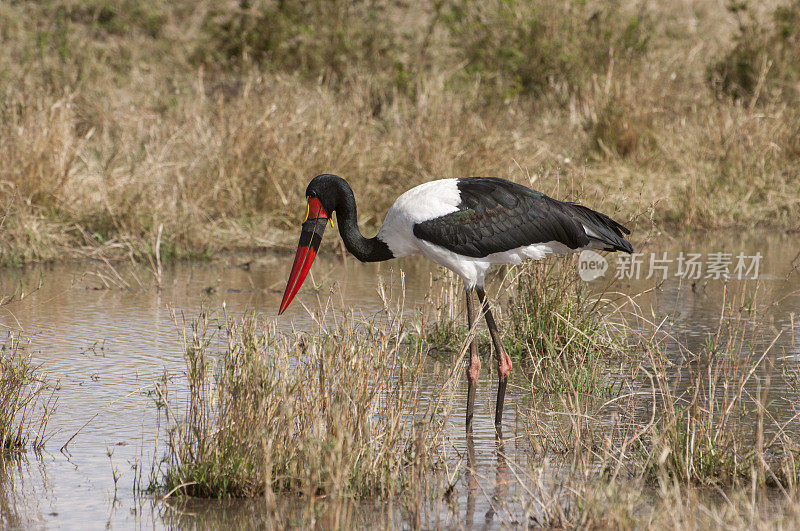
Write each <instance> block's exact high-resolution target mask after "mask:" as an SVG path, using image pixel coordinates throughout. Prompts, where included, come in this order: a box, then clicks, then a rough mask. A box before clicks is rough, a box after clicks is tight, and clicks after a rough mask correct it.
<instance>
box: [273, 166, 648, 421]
mask: <svg viewBox="0 0 800 531" xmlns="http://www.w3.org/2000/svg"><path fill="white" fill-rule="evenodd" d="M306 199H307V202H308V205H307V208H306V217H305V219H304V220H303V226H302V230H301V232H300V243H299V245H298V247H297V253H296V255H295V258H294V264H293V265H292V271H291V273H290V275H289V282H288V283H287V285H286V291H285V292H284V294H283V300H282V301H281V306H280V309H279V310H278V314H282V313H283V312H284V311H285V310H286V308H287V307H288V306H289V303H291V302H292V299H293V298H294V296H295V295H296V294H297V292H298V290H299V289H300V286H301V285H302V284H303V281H304V280H305V278H306V275H307V274H308V271H309V269H310V268H311V263H312V262H313V261H314V258H315V257H316V254H317V249H319V244H320V242H321V241H322V233H323V232H324V231H325V227H326V225H327V224H328V221H329V220H330V219H331V216H332V214H333V213H334V212H336V215H337V221H338V223H339V234H341V236H342V240H344V245H345V247H346V248H347V250H348V251H350V253H352V254H353V255H354V256H355V257H356V258H358V259H359V260H361V261H362V262H379V261H382V260H389V259H391V258H399V257H402V256H410V255H414V254H421V255H423V256H425V257H426V258H428V259H429V260H432V261H433V262H436V263H437V264H439V265H442V266H444V267H446V268H448V269H450V270H451V271H453V272H455V273H456V274H457V275H459V276H460V277H461V278H462V279H463V280H464V288H465V294H466V301H467V324H468V326H469V328H470V330H471V329H472V327H473V324H474V321H475V318H476V316H475V307H474V302H473V300H472V292H473V291H475V292H476V293H477V295H478V300H479V301H480V305H481V308H480V313H481V314H482V315H483V316H484V318H485V319H486V326H487V328H488V329H489V334H490V335H491V338H492V344H493V345H494V353H495V356H496V357H497V368H498V378H499V383H498V387H497V403H496V406H495V429H496V430H497V432H498V433H500V429H501V425H502V417H503V401H504V399H505V391H506V384H507V382H508V376H509V373H510V372H511V358H509V356H508V354H507V353H506V351H505V349H504V348H503V343H502V341H501V340H500V334H499V332H498V331H497V324H496V323H495V320H494V317H493V316H492V311H491V309H490V308H489V305H488V303H487V300H486V293H485V291H484V278H485V275H486V271H487V270H488V269H489V268H490V267H492V266H493V265H496V264H519V263H520V262H522V261H523V260H526V259H533V260H539V259H541V258H543V257H545V256H546V255H548V254H551V253H556V254H564V253H569V252H576V251H581V250H583V249H599V250H604V251H624V252H627V253H630V252H633V248H632V247H631V244H630V243H629V242H628V241H627V240H626V239H625V236H624V234H630V231H629V230H628V229H626V228H625V227H623V226H622V225H620V224H619V223H617V222H616V221H614V220H613V219H611V218H609V217H608V216H606V215H605V214H601V213H599V212H595V211H594V210H591V209H589V208H587V207H585V206H581V205H578V204H575V203H567V202H562V201H558V200H556V199H552V198H550V197H548V196H546V195H544V194H543V193H541V192H537V191H535V190H531V189H530V188H527V187H525V186H523V185H521V184H517V183H514V182H511V181H507V180H505V179H498V178H494V177H467V178H462V179H442V180H438V181H431V182H427V183H424V184H421V185H419V186H416V187H414V188H412V189H410V190H408V191H407V192H405V193H404V194H402V195H401V196H400V197H398V198H397V200H396V201H395V202H394V204H393V205H392V207H391V208H390V209H389V212H387V214H386V219H384V221H383V225H381V228H380V230H379V231H378V234H377V235H376V236H375V237H374V238H365V237H364V236H362V235H361V231H359V229H358V224H357V222H356V201H355V197H354V196H353V190H352V189H351V188H350V185H348V184H347V181H345V180H344V179H342V178H341V177H338V176H336V175H331V174H323V175H318V176H316V177H314V179H312V181H311V182H310V183H309V185H308V188H306ZM331 224H333V222H332V221H331ZM623 233H624V234H623ZM469 351H470V361H469V367H468V369H467V379H468V391H467V419H466V420H467V429H468V430H469V431H471V425H472V414H473V405H474V402H475V386H476V384H477V382H478V374H479V372H480V368H481V362H480V359H479V358H478V351H477V345H476V343H475V342H474V341H473V342H472V343H471V344H470V346H469Z"/></svg>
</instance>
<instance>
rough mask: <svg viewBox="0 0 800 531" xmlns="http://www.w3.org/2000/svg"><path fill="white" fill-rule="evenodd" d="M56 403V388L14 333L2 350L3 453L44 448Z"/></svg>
mask: <svg viewBox="0 0 800 531" xmlns="http://www.w3.org/2000/svg"><path fill="white" fill-rule="evenodd" d="M55 406H56V397H55V388H54V387H53V386H52V385H51V384H50V382H49V381H48V380H47V379H46V378H45V377H43V376H42V375H41V373H40V371H39V370H38V368H37V367H36V366H35V365H33V363H32V362H31V359H30V355H29V354H28V353H27V352H26V343H25V341H24V340H22V339H20V338H19V337H18V336H16V335H14V334H9V336H8V341H7V342H6V343H5V344H4V345H3V346H2V349H1V350H0V453H3V452H6V451H23V450H25V449H27V448H29V447H30V448H33V449H34V450H37V451H38V450H41V449H42V448H43V447H44V444H45V442H46V441H47V439H49V438H50V433H49V432H48V431H47V425H48V422H49V420H50V416H51V415H52V413H53V411H54V409H55Z"/></svg>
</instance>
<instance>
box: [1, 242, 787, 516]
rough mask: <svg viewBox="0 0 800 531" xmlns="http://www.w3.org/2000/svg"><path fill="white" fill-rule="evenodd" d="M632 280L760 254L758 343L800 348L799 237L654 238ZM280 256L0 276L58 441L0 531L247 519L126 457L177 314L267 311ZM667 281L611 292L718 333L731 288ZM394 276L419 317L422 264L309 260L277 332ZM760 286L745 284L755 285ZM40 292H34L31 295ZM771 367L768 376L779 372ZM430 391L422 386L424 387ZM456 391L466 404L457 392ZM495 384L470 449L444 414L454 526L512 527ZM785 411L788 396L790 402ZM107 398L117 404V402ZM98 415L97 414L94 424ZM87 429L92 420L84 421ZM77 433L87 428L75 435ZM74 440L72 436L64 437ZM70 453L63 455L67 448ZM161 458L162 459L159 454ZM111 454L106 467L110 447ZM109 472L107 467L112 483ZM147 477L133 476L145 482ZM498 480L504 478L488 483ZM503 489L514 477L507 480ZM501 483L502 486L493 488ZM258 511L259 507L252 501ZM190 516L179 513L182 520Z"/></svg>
mask: <svg viewBox="0 0 800 531" xmlns="http://www.w3.org/2000/svg"><path fill="white" fill-rule="evenodd" d="M642 251H643V252H644V253H645V254H644V257H643V262H644V265H643V267H642V272H641V274H640V276H641V277H646V276H647V273H648V271H647V269H648V260H649V254H650V252H656V253H657V254H658V258H662V257H663V255H662V253H664V252H666V253H667V258H668V259H669V258H672V259H677V257H678V255H679V253H680V252H681V251H683V252H685V253H688V252H694V253H701V254H703V255H704V256H703V258H705V259H707V256H706V255H707V253H711V252H718V251H719V252H730V253H733V254H734V255H736V253H738V252H740V251H741V252H744V253H745V254H747V255H754V254H755V253H760V254H761V255H762V258H761V261H760V271H759V276H760V280H759V281H758V285H759V286H760V287H759V291H758V293H759V301H760V303H761V304H767V305H768V306H769V309H768V311H769V319H768V320H767V323H768V324H767V325H766V326H767V327H769V330H766V332H768V333H766V334H765V336H769V337H770V339H772V337H774V335H775V334H776V333H777V332H780V331H783V334H782V336H781V338H779V341H778V343H777V344H776V347H775V349H774V356H775V357H776V359H777V358H781V359H782V360H784V361H786V360H788V361H789V362H792V360H794V359H796V358H795V357H796V356H799V355H800V351H798V350H797V345H798V343H800V341H798V340H795V342H794V343H792V340H791V337H792V334H794V335H796V336H800V330H798V323H797V321H798V320H800V319H798V318H797V317H796V316H795V318H794V325H795V329H794V330H792V329H791V323H792V317H791V314H792V313H795V314H797V313H800V293H799V292H798V291H797V290H800V274H799V273H798V272H796V271H795V272H792V269H793V267H795V266H797V264H798V260H800V257H798V256H797V253H798V252H799V251H800V237H798V236H797V235H793V236H792V235H777V236H774V235H772V236H768V235H764V234H753V235H747V236H744V237H742V236H741V235H738V234H727V235H713V236H709V237H703V238H698V239H694V240H686V239H684V240H674V239H669V238H666V237H663V236H662V237H659V238H657V239H654V240H652V241H651V242H649V243H647V244H645V245H644V246H643V247H642ZM290 262H291V259H290V258H287V257H263V256H260V257H245V256H237V257H231V258H229V259H226V260H224V261H223V262H222V263H214V264H179V265H176V266H174V267H170V268H167V269H166V270H165V271H164V273H163V279H162V288H163V289H161V290H158V289H156V288H155V287H154V284H153V276H152V275H151V274H150V273H149V272H148V271H146V270H144V269H141V268H130V267H127V266H117V267H116V268H112V267H110V266H109V265H107V264H104V263H100V262H86V263H79V264H68V265H58V266H52V267H34V268H28V269H24V270H5V271H0V292H1V293H3V294H6V295H7V294H10V293H13V292H14V291H15V290H18V289H19V288H20V286H22V287H23V289H24V291H25V292H26V296H25V298H24V300H22V301H18V302H13V303H11V304H9V305H6V306H4V307H2V308H0V325H2V326H3V327H5V328H7V329H8V330H9V331H14V332H15V333H16V332H22V333H24V335H25V336H27V337H30V338H31V344H30V349H31V350H32V352H33V355H34V358H35V359H36V361H37V362H38V363H39V364H40V365H41V367H42V370H43V371H45V372H46V373H48V374H49V375H50V376H52V377H53V378H56V379H57V380H59V382H60V390H59V403H58V410H57V412H56V413H55V415H54V416H53V419H52V421H51V427H52V429H53V430H54V435H53V438H52V439H51V440H50V441H49V442H48V444H47V447H46V451H45V452H43V453H42V455H41V456H39V457H37V456H35V455H33V454H28V455H27V457H26V458H25V459H22V460H11V461H9V460H5V461H2V462H0V525H3V526H9V525H10V526H12V527H15V526H19V527H29V526H48V527H50V526H63V527H90V528H91V527H98V528H99V527H105V526H108V525H110V526H114V527H126V528H127V527H131V526H140V527H144V526H146V527H151V526H155V527H164V526H167V527H169V526H172V525H175V524H187V523H189V524H191V523H192V522H195V521H194V520H192V519H193V518H201V520H197V521H196V522H195V523H197V522H202V524H203V525H208V524H213V525H220V526H221V525H225V524H235V525H241V524H244V523H257V522H258V520H259V510H258V508H257V507H255V508H254V506H253V504H252V503H240V504H236V503H230V502H228V503H225V504H213V503H212V504H196V505H195V506H193V507H192V509H191V510H190V511H184V512H182V513H180V514H179V515H178V516H176V514H175V512H174V511H172V510H170V509H169V508H168V507H165V506H164V505H163V504H160V503H156V502H154V501H153V500H151V499H147V498H137V497H136V496H134V494H133V484H134V480H135V475H136V471H135V470H134V469H132V465H133V464H134V463H139V462H141V463H144V464H145V465H144V466H145V467H149V463H151V462H152V458H153V449H154V448H155V445H156V439H157V431H156V422H155V411H154V408H153V407H152V401H151V399H150V398H149V397H148V396H147V395H146V391H145V390H143V388H146V387H147V386H149V385H151V384H152V382H153V381H154V379H156V378H158V377H159V376H160V375H162V374H163V373H164V371H168V372H171V373H179V372H180V371H181V370H182V369H183V358H182V354H181V348H180V342H179V337H178V333H177V330H176V325H175V323H174V321H173V317H172V316H173V315H177V316H178V320H180V319H181V316H182V315H183V316H185V317H186V319H191V318H193V317H196V316H197V315H198V313H199V311H200V309H201V308H203V307H206V308H211V309H217V308H220V307H222V306H223V304H224V306H225V308H226V309H227V310H228V312H230V313H232V314H240V313H243V312H245V311H251V310H256V311H259V312H263V313H265V314H266V315H268V316H273V315H275V311H276V308H277V307H278V304H279V302H280V297H281V294H282V289H283V286H284V283H285V281H286V278H285V277H286V274H287V271H288V268H289V265H290ZM675 267H676V264H675V263H672V268H673V269H672V271H670V273H673V274H672V275H671V276H669V277H668V278H667V280H666V281H665V282H663V284H661V285H659V287H658V289H652V288H653V287H654V286H656V281H655V279H654V278H651V279H646V278H641V279H639V280H636V279H627V278H625V279H621V280H618V281H616V282H615V283H613V284H612V286H611V289H612V290H614V291H618V292H620V293H623V294H628V295H632V294H637V293H641V292H643V291H645V290H648V289H650V292H649V293H647V294H645V295H642V296H640V297H638V298H637V302H638V303H639V304H640V306H642V307H643V308H644V309H646V310H647V311H650V309H652V313H653V315H655V316H663V315H669V316H670V317H669V319H668V326H669V327H671V328H670V329H671V331H672V332H673V333H674V335H675V336H676V337H677V338H678V339H679V340H680V341H682V342H685V343H686V344H688V345H689V346H690V347H691V348H695V347H697V346H698V345H700V344H702V342H703V341H705V339H706V338H707V336H708V333H709V332H710V331H713V330H716V328H717V326H718V323H719V317H720V307H721V301H722V298H723V296H729V294H730V293H731V292H732V290H733V291H735V290H736V289H737V287H738V283H737V282H734V281H731V282H728V283H727V293H728V295H725V293H726V291H725V286H726V283H725V282H723V281H722V280H715V279H700V280H697V281H692V280H687V279H685V278H682V277H680V276H675V275H674V273H675V272H676V271H675ZM615 268H616V264H615V262H613V261H612V263H611V264H610V267H609V270H608V272H607V274H606V275H605V277H603V279H600V280H596V281H594V282H592V286H595V287H598V289H599V288H600V287H601V286H604V285H605V280H607V279H608V278H610V277H612V276H614V275H615V273H616V269H615ZM401 269H402V271H403V272H404V274H405V286H406V300H407V303H406V308H407V311H409V312H414V311H415V309H416V307H417V306H418V305H419V301H422V300H423V299H424V297H425V295H426V293H427V292H428V288H429V283H430V274H431V271H434V272H435V271H436V270H435V269H432V268H431V267H430V266H429V265H427V264H426V263H424V262H422V261H419V260H408V261H404V262H399V263H384V264H359V263H357V262H355V261H353V260H350V259H348V260H342V259H340V258H333V259H328V260H325V259H324V257H323V258H320V259H319V261H318V263H317V264H315V266H314V275H315V276H314V277H313V278H310V279H309V281H308V282H307V285H308V286H311V285H312V283H313V284H316V285H317V286H319V289H318V290H313V289H307V290H303V291H302V292H301V293H300V294H299V295H298V298H297V300H296V301H295V303H294V304H293V305H292V307H291V308H290V309H289V311H288V312H287V314H285V317H282V318H281V319H280V320H279V321H278V326H281V327H286V328H290V327H293V328H295V329H303V328H308V327H310V326H312V325H313V323H312V322H311V320H310V319H309V318H308V314H307V313H306V311H305V310H304V309H303V303H304V304H306V305H309V306H316V305H317V304H318V301H320V300H323V301H324V300H325V299H327V297H328V296H329V293H331V291H333V292H334V293H335V296H336V297H341V298H342V299H343V300H344V302H345V303H346V304H347V305H348V306H352V307H358V308H360V309H361V310H362V311H363V312H364V313H365V314H367V315H369V314H371V313H375V312H378V311H379V310H380V309H381V308H382V304H381V301H380V299H379V297H378V295H377V292H376V286H377V278H378V276H381V277H383V278H385V279H386V280H387V281H388V282H389V283H390V284H393V285H394V286H395V287H397V286H399V284H400V274H399V271H400V270H401ZM754 284H755V283H751V285H754ZM37 286H38V289H37ZM446 363H447V359H441V358H435V359H434V358H432V359H431V361H430V368H429V369H430V370H429V372H430V373H431V374H434V375H435V374H436V373H437V372H442V371H443V370H444V369H443V364H446ZM776 370H777V369H776ZM438 389H439V386H438V385H436V384H435V383H433V382H432V385H431V386H430V390H431V392H434V391H435V390H438ZM462 391H463V392H462V393H461V395H459V396H465V395H466V389H463V390H462ZM493 394H494V382H493V381H492V378H491V377H490V376H489V375H488V374H486V373H484V374H483V375H482V381H481V385H480V387H479V391H478V397H477V400H476V403H477V406H478V407H477V411H476V418H475V439H474V448H468V445H467V441H466V439H465V437H464V436H463V434H462V431H463V428H462V423H463V410H462V409H459V408H460V407H463V403H461V402H462V401H458V400H457V405H458V408H456V409H455V410H454V411H453V413H452V414H453V418H452V429H451V438H452V443H453V444H452V446H453V448H454V450H455V451H457V452H461V453H462V454H463V455H468V453H469V451H474V460H475V473H474V474H473V475H471V476H469V475H467V476H462V478H463V479H462V481H461V482H460V483H459V485H458V486H457V489H456V494H455V499H456V501H457V503H456V504H455V507H456V508H455V509H454V510H455V512H456V514H455V515H449V516H448V521H449V522H450V523H453V521H454V519H455V520H459V521H463V522H467V523H469V522H472V523H474V524H477V525H480V526H484V525H488V526H490V527H491V526H495V525H498V524H500V523H501V522H506V523H508V522H513V521H519V518H520V517H521V516H520V515H519V514H513V513H514V509H512V507H513V506H514V504H513V503H512V500H513V499H514V497H515V495H516V491H515V489H514V487H513V485H512V486H511V487H510V488H505V487H503V478H504V477H507V476H508V475H509V470H508V466H507V465H506V464H505V463H503V462H502V461H498V458H497V453H496V442H495V440H494V436H493V430H492V423H491V415H492V411H493ZM785 398H786V397H785V396H784V406H783V407H786V408H788V409H791V408H793V407H795V406H794V404H795V403H797V402H796V401H791V400H785ZM529 400H530V399H529V393H527V392H526V390H525V389H523V388H519V387H514V386H512V387H510V391H509V395H508V396H507V398H506V418H505V423H506V435H507V436H510V442H508V443H507V447H506V449H505V450H506V453H507V454H508V455H509V458H510V459H511V460H512V461H516V462H518V463H520V464H522V465H523V466H524V462H525V458H526V454H527V451H528V449H527V447H526V445H525V443H524V442H523V441H522V440H520V439H516V438H514V434H515V433H516V431H517V428H518V427H519V426H520V424H521V422H522V419H521V418H519V417H518V411H520V410H522V411H524V410H525V407H526V404H528V401H529ZM115 401H116V402H115ZM98 411H99V412H100V413H99V415H97V417H96V418H93V416H94V415H95V414H96V413H97V412H98ZM87 423H88V424H87ZM84 425H85V427H84ZM76 433H77V435H75V434H76ZM73 436H74V438H73V439H72V440H71V442H70V444H69V446H68V448H67V449H66V450H65V451H63V452H60V451H59V448H61V446H62V445H63V444H64V443H66V442H67V441H68V440H70V439H71V438H72V437H73ZM159 452H160V450H159ZM109 453H110V454H111V458H109V456H108V454H109ZM112 467H113V470H114V471H115V472H116V475H117V481H116V484H115V481H114V474H113V473H112ZM148 470H149V468H147V470H145V471H144V477H145V480H146V478H147V473H148ZM498 480H499V482H498ZM512 484H513V482H512ZM498 485H499V487H498ZM256 505H257V504H256ZM187 514H188V516H187Z"/></svg>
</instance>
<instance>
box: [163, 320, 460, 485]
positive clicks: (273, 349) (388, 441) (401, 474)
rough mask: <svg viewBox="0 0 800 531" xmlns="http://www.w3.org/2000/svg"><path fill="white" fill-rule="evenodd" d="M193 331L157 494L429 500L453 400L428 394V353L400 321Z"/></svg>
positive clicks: (213, 325)
mask: <svg viewBox="0 0 800 531" xmlns="http://www.w3.org/2000/svg"><path fill="white" fill-rule="evenodd" d="M329 317H330V316H329ZM184 334H185V342H186V362H187V373H188V386H189V387H188V390H181V389H178V390H175V389H174V388H173V385H172V384H171V383H170V380H169V379H168V378H165V379H164V381H163V383H162V384H161V386H160V387H159V392H158V396H159V405H160V407H161V408H162V410H163V411H164V412H165V414H166V416H167V419H168V424H169V430H168V434H169V438H168V445H167V449H166V453H165V456H164V458H163V460H162V461H161V462H160V464H159V465H158V468H157V469H156V470H154V471H153V475H152V478H151V489H153V490H156V491H158V492H161V493H179V494H186V495H190V496H203V497H219V498H222V497H231V496H234V497H252V496H263V495H266V496H268V498H271V496H272V495H273V493H275V494H286V493H289V494H300V495H303V496H304V497H305V498H308V499H314V498H316V497H318V496H324V497H330V498H333V499H340V498H365V497H379V498H393V497H399V496H401V495H405V496H410V497H415V496H419V495H421V493H422V492H423V490H422V488H423V485H424V484H425V481H426V480H427V476H428V475H429V474H430V473H431V472H432V470H434V469H435V468H436V467H437V464H438V460H439V459H440V456H439V449H440V446H441V444H442V439H441V438H442V429H443V420H442V418H441V417H440V413H441V411H440V410H441V409H442V408H443V407H445V405H446V403H445V401H446V399H445V398H444V397H442V398H438V399H437V398H433V399H423V398H422V397H421V395H420V382H421V376H422V374H421V372H422V365H421V364H422V360H423V357H424V355H423V353H422V352H420V351H419V350H411V351H408V350H407V349H405V348H404V347H403V339H404V336H405V332H404V330H403V327H402V324H401V321H400V319H399V317H397V316H394V317H392V316H390V317H389V319H388V321H385V322H382V323H375V324H373V325H372V326H360V325H358V324H357V323H356V322H355V321H354V320H353V317H352V316H347V315H346V316H343V317H341V321H340V322H339V323H338V324H337V325H335V326H334V327H333V328H332V329H331V330H330V331H324V330H323V329H322V328H320V329H319V330H318V331H316V332H313V333H309V334H298V335H294V334H290V335H286V334H279V333H278V332H277V331H276V330H275V329H274V328H272V327H271V326H268V325H266V324H265V323H264V322H263V321H262V320H261V319H259V318H257V317H254V316H250V317H245V318H244V319H242V320H232V319H228V318H226V319H224V320H222V321H221V322H218V321H215V320H212V319H211V318H209V316H208V315H203V316H201V317H200V319H198V320H197V321H195V322H193V323H192V324H191V327H190V328H188V329H186V330H185V332H184ZM187 391H188V393H187ZM181 404H185V405H181Z"/></svg>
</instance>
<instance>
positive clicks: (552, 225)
mask: <svg viewBox="0 0 800 531" xmlns="http://www.w3.org/2000/svg"><path fill="white" fill-rule="evenodd" d="M457 185H458V190H459V192H460V194H461V204H460V205H459V206H458V210H457V211H456V212H453V213H452V214H448V215H446V216H441V217H438V218H434V219H430V220H428V221H424V222H422V223H417V224H416V225H414V236H416V237H417V238H420V239H423V240H426V241H429V242H431V243H434V244H436V245H439V246H441V247H444V248H445V249H449V250H450V251H453V252H454V253H456V254H460V255H463V256H470V257H473V258H482V257H484V256H487V255H489V254H492V253H499V252H503V251H508V250H511V249H515V248H517V247H523V246H526V245H533V244H535V243H545V242H551V241H556V242H560V243H562V244H564V245H566V246H567V247H569V248H570V249H578V248H580V247H584V246H586V245H589V243H590V242H592V241H594V242H599V243H600V245H602V246H603V248H604V249H605V250H608V251H625V252H629V253H630V252H632V251H633V248H632V247H631V244H630V243H629V242H628V241H627V240H626V239H625V236H624V235H623V233H624V234H630V232H629V231H628V229H626V228H625V227H623V226H622V225H620V224H619V223H617V222H616V221H614V220H612V219H611V218H609V217H608V216H606V215H605V214H601V213H599V212H595V211H594V210H591V209H589V208H586V207H584V206H581V205H576V204H574V203H565V202H562V201H557V200H555V199H552V198H550V197H547V196H546V195H544V194H542V193H540V192H537V191H535V190H531V189H530V188H527V187H525V186H522V185H521V184H517V183H513V182H511V181H506V180H505V179H498V178H494V177H468V178H465V179H458V183H457Z"/></svg>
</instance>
